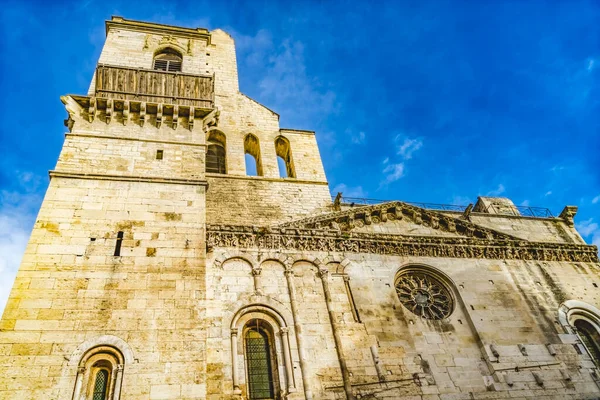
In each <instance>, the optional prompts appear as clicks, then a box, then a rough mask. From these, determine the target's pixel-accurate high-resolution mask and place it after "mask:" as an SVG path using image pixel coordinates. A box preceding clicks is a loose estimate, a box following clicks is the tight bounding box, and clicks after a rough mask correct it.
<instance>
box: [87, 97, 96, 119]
mask: <svg viewBox="0 0 600 400" xmlns="http://www.w3.org/2000/svg"><path fill="white" fill-rule="evenodd" d="M94 118H96V97H90V106H89V108H88V122H89V123H92V122H94Z"/></svg>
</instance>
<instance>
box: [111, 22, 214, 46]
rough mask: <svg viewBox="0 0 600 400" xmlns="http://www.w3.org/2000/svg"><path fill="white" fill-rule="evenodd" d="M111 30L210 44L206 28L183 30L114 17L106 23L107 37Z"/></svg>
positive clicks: (177, 27)
mask: <svg viewBox="0 0 600 400" xmlns="http://www.w3.org/2000/svg"><path fill="white" fill-rule="evenodd" d="M110 29H123V30H128V31H137V32H145V33H155V34H160V35H165V34H167V35H175V36H179V37H184V38H190V39H201V40H204V41H206V43H207V44H210V32H209V31H208V29H205V28H182V27H180V26H173V25H163V24H156V23H151V22H142V21H135V20H131V19H125V18H123V17H119V16H113V17H112V19H110V20H108V21H106V34H107V35H108V31H109V30H110Z"/></svg>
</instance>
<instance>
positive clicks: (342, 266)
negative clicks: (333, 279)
mask: <svg viewBox="0 0 600 400" xmlns="http://www.w3.org/2000/svg"><path fill="white" fill-rule="evenodd" d="M323 264H324V265H326V266H328V267H329V265H330V264H337V265H336V268H335V271H333V270H332V271H331V272H332V273H335V274H345V273H346V267H347V266H348V265H350V260H348V259H347V258H346V257H342V256H340V255H338V254H329V255H328V256H327V257H325V258H324V259H323Z"/></svg>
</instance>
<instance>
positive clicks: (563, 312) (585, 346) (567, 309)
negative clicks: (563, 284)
mask: <svg viewBox="0 0 600 400" xmlns="http://www.w3.org/2000/svg"><path fill="white" fill-rule="evenodd" d="M558 321H559V323H560V325H561V326H562V328H563V330H564V331H565V332H566V333H570V334H576V335H577V336H578V337H579V340H580V343H578V344H577V345H578V347H579V349H580V350H581V351H582V353H584V354H585V353H586V352H587V354H589V356H590V357H591V358H592V360H593V361H594V363H595V364H596V365H600V310H599V309H598V308H596V307H595V306H593V305H591V304H588V303H586V302H583V301H579V300H567V301H565V302H564V303H562V304H561V305H560V307H559V308H558Z"/></svg>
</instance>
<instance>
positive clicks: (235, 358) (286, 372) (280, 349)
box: [230, 303, 296, 394]
mask: <svg viewBox="0 0 600 400" xmlns="http://www.w3.org/2000/svg"><path fill="white" fill-rule="evenodd" d="M287 318H288V320H290V316H288V317H287ZM259 322H260V324H261V325H263V326H264V327H266V329H265V330H266V331H268V332H269V336H270V338H271V339H270V340H271V344H270V345H269V346H273V347H269V349H270V351H272V352H273V355H274V357H273V358H274V362H275V364H276V366H277V368H276V369H274V372H275V374H274V375H275V380H276V387H277V388H287V393H290V392H293V391H295V390H296V389H295V388H296V384H295V379H294V374H293V366H292V356H291V352H290V347H291V346H290V338H289V330H290V327H289V325H288V323H287V320H286V317H284V313H282V312H280V311H279V310H278V309H277V308H275V307H273V306H272V305H268V304H265V303H254V304H249V305H246V306H242V307H241V308H239V309H238V311H237V312H235V313H234V314H233V317H232V318H231V323H230V328H231V354H232V368H233V370H232V377H233V389H234V394H241V393H242V380H241V379H240V376H241V374H240V373H239V372H240V371H239V369H240V368H239V367H240V364H242V363H241V362H240V361H241V360H242V358H244V357H246V356H247V354H246V353H245V351H241V352H240V349H242V350H244V340H245V335H246V330H247V327H248V325H249V324H253V323H257V324H258V323H259ZM281 361H283V364H280V362H281ZM243 364H244V371H246V372H247V371H248V368H249V366H248V365H247V364H246V362H245V361H244V363H243ZM283 377H285V381H284V380H283V379H282V378H283Z"/></svg>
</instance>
